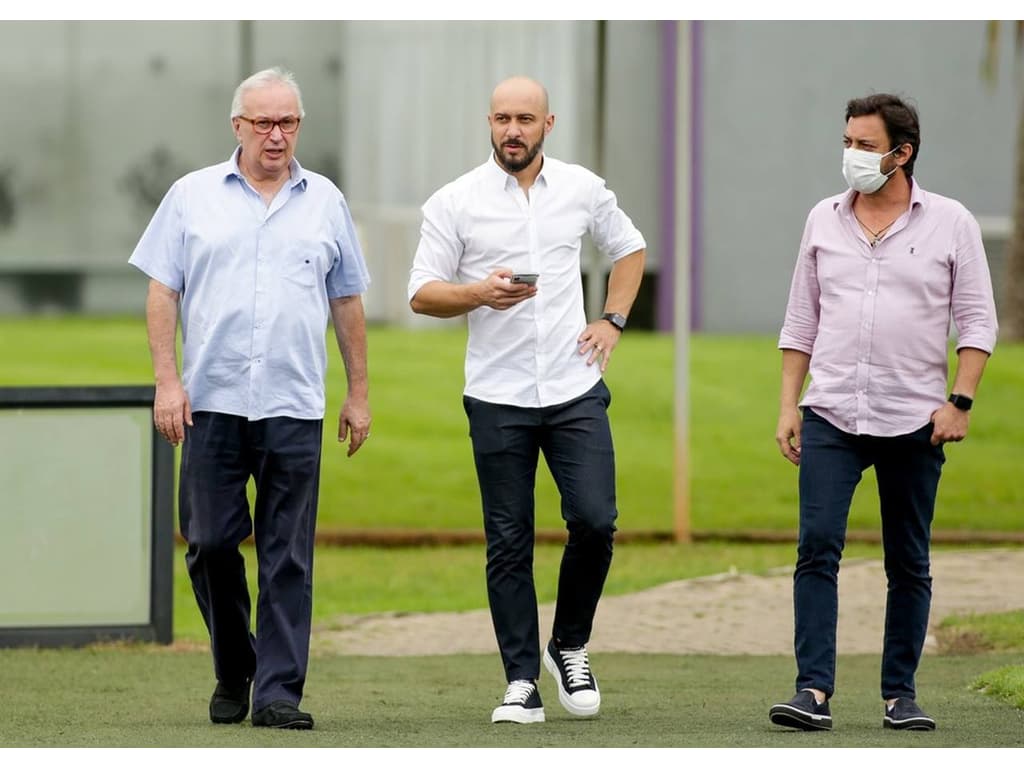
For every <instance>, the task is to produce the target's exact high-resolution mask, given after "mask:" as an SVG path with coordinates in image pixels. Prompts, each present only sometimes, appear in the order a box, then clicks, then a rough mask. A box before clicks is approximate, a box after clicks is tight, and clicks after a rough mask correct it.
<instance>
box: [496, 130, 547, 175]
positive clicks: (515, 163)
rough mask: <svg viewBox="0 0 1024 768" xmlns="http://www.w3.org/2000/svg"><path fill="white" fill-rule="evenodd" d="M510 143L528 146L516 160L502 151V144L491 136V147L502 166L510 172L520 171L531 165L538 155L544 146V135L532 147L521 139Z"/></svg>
mask: <svg viewBox="0 0 1024 768" xmlns="http://www.w3.org/2000/svg"><path fill="white" fill-rule="evenodd" d="M509 144H511V145H512V146H517V147H525V148H526V151H525V152H524V153H523V155H522V157H521V158H520V159H518V160H516V159H514V158H511V157H509V156H508V155H507V154H505V152H503V151H502V148H501V147H500V146H498V145H497V144H495V143H494V139H493V138H491V148H492V149H494V156H495V157H497V158H498V162H499V163H500V164H501V167H502V168H504V169H505V170H506V171H508V172H510V173H518V172H519V171H521V170H523V169H524V168H526V167H527V166H529V165H530V163H532V162H533V160H534V158H535V157H537V153H538V152H540V151H541V149H543V148H544V136H543V135H541V137H540V139H539V140H538V141H537V143H536V144H534V145H533V146H532V147H528V146H526V144H524V143H523V142H521V141H516V142H509Z"/></svg>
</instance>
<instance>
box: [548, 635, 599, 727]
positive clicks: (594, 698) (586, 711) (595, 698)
mask: <svg viewBox="0 0 1024 768" xmlns="http://www.w3.org/2000/svg"><path fill="white" fill-rule="evenodd" d="M544 668H545V669H547V671H548V672H550V673H551V676H552V677H554V678H555V683H556V684H557V685H558V703H559V704H561V705H562V706H563V707H564V708H565V711H566V712H568V713H569V714H570V715H575V716H576V717H593V716H594V715H596V714H597V713H598V712H599V711H600V709H601V691H600V690H599V689H598V688H597V681H596V680H595V681H594V690H592V691H591V690H589V689H587V690H583V691H580V692H579V693H577V694H576V696H577V698H576V699H574V698H573V697H572V694H570V693H569V692H568V691H567V690H565V689H564V688H563V687H562V675H561V674H560V673H559V671H558V665H557V664H556V663H555V660H554V659H553V658H551V654H550V653H549V652H548V649H547V648H545V649H544ZM580 696H586V698H587V699H588V700H587V701H583V702H581V701H579V698H578V697H580Z"/></svg>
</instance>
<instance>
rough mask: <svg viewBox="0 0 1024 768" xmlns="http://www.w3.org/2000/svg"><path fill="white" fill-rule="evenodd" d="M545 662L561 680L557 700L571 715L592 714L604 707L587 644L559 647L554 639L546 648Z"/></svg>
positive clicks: (551, 671)
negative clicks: (574, 646)
mask: <svg viewBox="0 0 1024 768" xmlns="http://www.w3.org/2000/svg"><path fill="white" fill-rule="evenodd" d="M544 666H545V667H546V668H547V670H548V672H550V673H551V674H552V675H553V676H554V678H555V681H556V682H557V683H558V701H559V703H560V704H561V705H562V706H563V707H565V709H566V711H568V712H569V713H570V714H572V715H576V716H577V717H593V716H594V715H596V714H597V713H598V710H600V709H601V691H600V690H598V687H597V680H596V679H595V678H594V673H593V672H591V671H590V659H589V657H588V656H587V647H586V646H581V647H579V648H559V647H557V646H556V645H555V641H554V639H552V640H551V642H549V643H548V647H547V648H545V649H544Z"/></svg>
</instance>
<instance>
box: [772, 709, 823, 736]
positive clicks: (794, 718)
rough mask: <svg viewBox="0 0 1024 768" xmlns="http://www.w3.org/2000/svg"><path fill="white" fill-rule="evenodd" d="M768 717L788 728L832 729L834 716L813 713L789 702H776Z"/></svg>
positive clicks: (802, 729) (804, 729)
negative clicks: (790, 704) (792, 705)
mask: <svg viewBox="0 0 1024 768" xmlns="http://www.w3.org/2000/svg"><path fill="white" fill-rule="evenodd" d="M768 719H769V720H771V721H772V722H773V723H775V725H781V726H784V727H786V728H798V729H799V730H801V731H831V730H832V718H831V717H828V716H823V715H812V714H811V713H810V712H804V711H803V710H802V709H797V708H796V707H791V706H789V705H788V704H776V705H775V706H774V707H772V708H771V710H770V711H769V713H768Z"/></svg>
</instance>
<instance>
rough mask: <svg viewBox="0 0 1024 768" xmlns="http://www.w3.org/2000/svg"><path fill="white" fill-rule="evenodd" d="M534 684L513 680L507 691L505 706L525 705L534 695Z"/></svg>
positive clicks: (528, 681)
mask: <svg viewBox="0 0 1024 768" xmlns="http://www.w3.org/2000/svg"><path fill="white" fill-rule="evenodd" d="M533 688H534V685H533V682H532V681H530V680H513V681H512V682H511V683H509V684H508V688H506V689H505V700H504V701H503V702H502V703H503V704H525V703H526V700H527V699H529V698H530V696H531V695H532V694H533Z"/></svg>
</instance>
